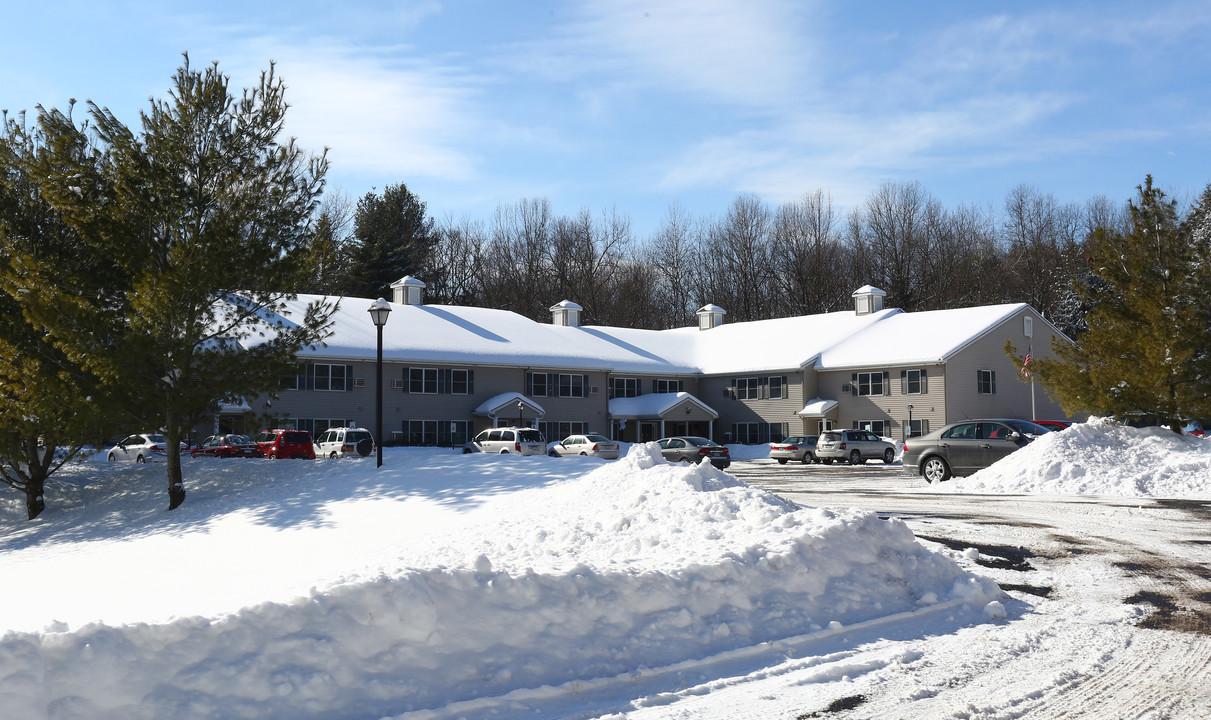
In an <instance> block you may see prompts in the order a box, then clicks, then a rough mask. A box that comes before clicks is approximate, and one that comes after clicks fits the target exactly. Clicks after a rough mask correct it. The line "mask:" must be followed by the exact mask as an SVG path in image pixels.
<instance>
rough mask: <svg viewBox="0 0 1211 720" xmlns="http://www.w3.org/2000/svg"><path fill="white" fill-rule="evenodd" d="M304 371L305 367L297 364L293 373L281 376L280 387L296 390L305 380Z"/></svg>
mask: <svg viewBox="0 0 1211 720" xmlns="http://www.w3.org/2000/svg"><path fill="white" fill-rule="evenodd" d="M306 372H307V370H306V368H304V367H303V366H302V365H299V366H297V367H296V368H295V371H294V373H292V374H290V375H283V376H282V382H281V388H282V389H283V390H298V389H299V388H300V387H303V384H304V383H305V382H306V377H307V375H306Z"/></svg>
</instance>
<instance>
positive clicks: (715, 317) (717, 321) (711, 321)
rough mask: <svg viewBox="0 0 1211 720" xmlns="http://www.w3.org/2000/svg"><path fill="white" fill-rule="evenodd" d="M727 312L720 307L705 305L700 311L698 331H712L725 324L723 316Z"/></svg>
mask: <svg viewBox="0 0 1211 720" xmlns="http://www.w3.org/2000/svg"><path fill="white" fill-rule="evenodd" d="M724 315H727V310H724V309H723V308H721V307H719V306H718V305H703V306H702V307H701V308H699V309H698V329H699V330H710V329H711V328H716V327H719V326H720V325H722V324H723V316H724Z"/></svg>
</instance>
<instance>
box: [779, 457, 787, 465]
mask: <svg viewBox="0 0 1211 720" xmlns="http://www.w3.org/2000/svg"><path fill="white" fill-rule="evenodd" d="M778 464H779V465H785V464H786V458H778Z"/></svg>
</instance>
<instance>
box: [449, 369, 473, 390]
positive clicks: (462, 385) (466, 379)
mask: <svg viewBox="0 0 1211 720" xmlns="http://www.w3.org/2000/svg"><path fill="white" fill-rule="evenodd" d="M470 392H471V371H470V370H451V371H450V393H451V394H452V395H468V394H470Z"/></svg>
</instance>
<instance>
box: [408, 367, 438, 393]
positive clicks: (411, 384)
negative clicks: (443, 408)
mask: <svg viewBox="0 0 1211 720" xmlns="http://www.w3.org/2000/svg"><path fill="white" fill-rule="evenodd" d="M408 392H410V393H415V394H423V395H435V394H437V368H408Z"/></svg>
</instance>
